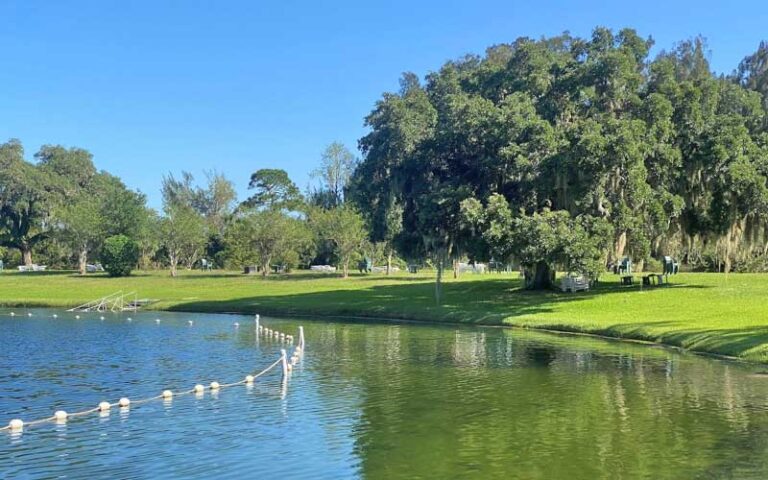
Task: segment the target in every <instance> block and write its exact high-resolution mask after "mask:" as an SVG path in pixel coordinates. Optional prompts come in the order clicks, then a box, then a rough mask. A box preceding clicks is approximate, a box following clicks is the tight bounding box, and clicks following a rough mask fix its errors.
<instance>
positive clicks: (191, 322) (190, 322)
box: [187, 320, 195, 325]
mask: <svg viewBox="0 0 768 480" xmlns="http://www.w3.org/2000/svg"><path fill="white" fill-rule="evenodd" d="M194 323H195V322H193V321H192V320H190V321H188V322H187V324H189V325H192V324H194Z"/></svg>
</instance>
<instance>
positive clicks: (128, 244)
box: [101, 235, 139, 277]
mask: <svg viewBox="0 0 768 480" xmlns="http://www.w3.org/2000/svg"><path fill="white" fill-rule="evenodd" d="M138 261H139V246H138V245H137V244H136V242H134V241H133V240H131V239H130V238H128V237H126V236H125V235H115V236H114V237H109V238H107V239H106V240H105V241H104V248H103V249H102V251H101V263H103V264H104V270H106V271H107V273H109V276H110V277H127V276H128V275H130V274H131V270H133V267H134V266H136V263H137V262H138Z"/></svg>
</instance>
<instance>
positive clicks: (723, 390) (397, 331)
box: [0, 314, 768, 479]
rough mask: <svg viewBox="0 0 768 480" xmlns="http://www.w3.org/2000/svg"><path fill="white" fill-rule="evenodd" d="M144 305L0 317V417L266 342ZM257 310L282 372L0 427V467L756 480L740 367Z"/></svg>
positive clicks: (96, 396) (228, 323)
mask: <svg viewBox="0 0 768 480" xmlns="http://www.w3.org/2000/svg"><path fill="white" fill-rule="evenodd" d="M48 317H50V315H49V316H48ZM146 317H147V318H145V316H142V314H137V315H134V321H133V322H131V323H130V324H128V323H127V322H125V321H121V320H120V319H119V318H110V317H108V318H107V319H106V320H105V322H104V323H101V322H99V321H98V320H96V321H95V322H90V321H89V320H88V319H87V318H86V319H81V320H78V321H77V322H73V321H69V320H68V319H67V318H66V316H63V315H62V316H61V318H60V319H58V320H57V323H52V322H51V321H50V318H49V320H44V319H42V316H41V318H40V319H34V318H33V319H32V320H28V319H26V318H25V319H21V320H19V319H14V320H13V321H12V322H6V321H4V320H0V334H1V335H2V338H4V339H7V341H9V342H10V344H12V345H15V347H16V348H15V349H14V351H13V353H10V352H8V351H4V352H2V353H0V365H1V366H2V367H3V368H0V414H2V416H3V418H2V420H0V421H5V420H6V419H7V418H12V417H16V416H19V417H23V418H28V419H33V418H38V417H43V416H47V415H50V412H52V411H53V410H54V409H58V408H62V409H65V410H67V411H74V410H75V409H76V408H74V409H73V407H77V406H82V405H86V406H87V405H96V404H97V403H98V402H99V401H101V400H104V399H106V398H110V399H115V398H119V397H120V396H123V395H126V396H134V397H135V398H140V397H144V396H149V395H151V394H152V395H156V394H158V393H159V392H160V391H162V390H163V389H166V388H171V389H174V390H177V389H179V390H180V389H181V387H183V388H184V389H188V388H191V386H192V385H194V384H195V383H197V382H199V383H203V384H207V383H209V382H210V381H211V380H212V379H216V380H219V381H229V380H237V379H239V378H242V375H243V374H244V373H248V372H249V371H254V370H256V368H257V367H260V366H264V365H266V364H269V363H271V362H272V361H273V360H274V359H275V358H276V356H277V355H278V354H279V349H280V348H282V346H281V345H280V344H279V342H272V341H271V340H267V339H262V340H261V341H260V340H259V338H258V336H257V335H254V332H253V331H252V330H253V327H252V326H251V324H250V323H246V322H248V321H249V320H248V319H238V321H239V322H240V324H241V328H239V329H237V330H234V329H233V328H232V322H233V321H235V320H233V319H232V317H220V316H211V315H188V314H183V315H182V314H164V315H162V322H161V323H160V324H157V323H156V322H155V321H154V319H155V318H156V317H157V315H156V314H152V315H151V316H146ZM192 320H193V326H191V327H190V326H189V324H188V322H189V321H192ZM267 322H269V323H270V324H272V325H273V326H274V327H278V326H279V327H280V330H283V331H289V330H295V328H296V327H297V325H298V324H299V323H302V324H304V325H305V329H306V336H307V339H308V350H307V354H306V356H305V357H304V358H303V359H302V360H301V361H300V362H299V363H298V364H297V365H296V366H295V368H294V370H293V372H292V373H291V375H290V377H289V379H288V381H286V382H280V381H279V375H278V376H277V377H273V378H259V379H257V381H256V383H255V384H254V385H252V386H242V387H236V388H231V389H229V388H228V389H223V390H222V391H220V392H215V393H211V392H209V394H207V395H206V394H200V395H197V396H186V397H178V398H173V399H169V400H166V401H165V402H163V401H158V402H154V403H147V404H142V405H137V406H136V407H135V408H134V407H133V406H132V407H131V408H130V409H117V408H115V409H113V411H112V413H111V415H110V414H109V412H104V413H102V414H101V415H100V416H99V415H96V414H94V416H93V417H92V418H88V419H77V420H76V421H75V420H73V421H70V422H67V423H66V424H62V425H53V424H51V425H47V426H43V427H35V430H34V432H26V433H24V434H9V435H2V436H0V460H1V461H0V477H3V478H13V477H16V476H28V477H31V478H36V477H56V476H69V477H75V478H105V477H133V478H155V477H156V476H157V474H158V472H163V474H165V475H168V476H174V477H185V478H207V477H208V476H209V475H210V473H211V472H216V475H217V476H220V477H224V478H227V477H230V478H242V477H243V476H244V475H245V476H261V477H268V478H273V477H277V476H286V477H290V478H334V479H336V478H359V477H363V478H374V479H377V478H387V479H396V478H441V479H442V478H505V479H506V478H526V479H529V478H547V479H550V478H569V479H580V478H584V479H593V478H611V479H612V478H766V477H768V463H766V460H765V459H766V458H768V457H767V456H766V453H768V403H767V402H768V400H767V399H768V378H766V377H765V376H760V375H754V372H755V371H756V368H755V367H750V366H747V365H742V364H737V363H731V362H722V361H716V360H711V359H704V358H699V357H694V356H688V355H680V354H677V353H674V352H672V351H669V350H666V349H661V348H650V347H644V346H636V345H629V344H623V343H619V342H608V341H602V340H596V339H589V338H584V337H572V336H553V335H547V334H540V333H536V332H529V331H520V330H505V329H490V328H489V329H482V328H479V329H474V328H454V327H429V326H411V325H388V324H378V325H376V324H374V325H364V324H356V323H343V322H342V323H334V322H319V321H316V322H307V321H302V322H296V321H291V320H276V319H266V318H264V319H262V323H267ZM148 325H151V327H149V326H148ZM63 333H67V334H68V335H70V338H72V340H71V341H70V342H66V343H64V344H61V343H60V342H59V341H58V339H59V338H61V337H62V334H63ZM54 346H55V347H54ZM105 359H108V360H106V361H105ZM239 366H247V368H245V369H239V368H235V367H239ZM245 472H247V474H246V473H245Z"/></svg>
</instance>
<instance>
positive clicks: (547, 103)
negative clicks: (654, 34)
mask: <svg viewBox="0 0 768 480" xmlns="http://www.w3.org/2000/svg"><path fill="white" fill-rule="evenodd" d="M652 43H653V42H652V41H651V40H650V39H647V38H642V37H640V36H639V35H638V34H637V33H636V32H635V31H634V30H631V29H624V30H620V31H618V32H614V31H611V30H608V29H605V28H596V29H595V30H594V31H593V32H592V35H591V37H589V38H576V37H572V36H570V35H568V34H565V35H561V36H557V37H553V38H542V39H540V40H531V39H528V38H520V39H517V40H515V41H514V42H512V43H511V44H506V45H497V46H494V47H492V48H490V49H489V50H488V51H487V52H486V55H485V56H475V55H469V56H466V57H462V58H460V59H458V60H454V61H449V62H447V63H446V64H444V65H443V66H442V67H441V68H440V69H439V70H437V71H435V72H432V73H430V74H429V75H427V76H426V78H425V80H424V82H423V83H422V82H420V80H419V79H418V78H417V77H416V76H415V75H413V74H407V75H405V76H404V77H403V79H402V80H401V90H400V92H398V93H385V94H383V96H382V98H381V99H380V100H379V101H378V102H377V103H376V105H375V106H374V109H373V111H372V112H371V113H370V114H369V115H368V117H366V126H368V127H369V128H370V132H369V133H368V134H366V135H365V136H364V137H363V138H362V139H361V140H360V149H361V151H362V152H363V160H362V162H361V163H360V165H359V167H358V168H357V169H356V171H355V174H354V176H353V178H352V181H351V183H350V186H349V189H348V190H349V196H350V198H351V199H353V201H354V202H355V204H356V205H357V206H358V208H360V210H361V211H362V212H364V213H365V215H366V220H367V221H368V223H369V225H370V228H371V239H372V240H374V241H381V240H382V239H383V238H384V237H383V236H384V233H385V232H386V227H385V225H386V223H387V222H386V221H385V220H386V219H387V212H388V210H389V208H390V206H397V207H399V208H402V215H400V216H401V218H402V224H401V225H402V230H400V233H397V234H396V235H395V238H394V242H393V244H394V245H396V246H397V248H398V251H399V253H400V254H401V255H403V256H409V255H429V256H432V257H433V259H434V260H435V265H436V266H437V273H438V275H437V278H438V279H437V281H436V295H438V296H439V291H440V288H439V284H440V277H441V274H442V265H443V264H444V262H445V261H446V260H447V259H448V258H451V259H453V260H454V264H455V262H456V260H457V259H458V258H459V257H461V256H463V255H471V256H472V257H473V258H482V257H485V258H488V256H489V255H491V254H492V253H491V246H490V245H488V238H487V236H486V235H484V234H483V230H482V229H481V228H480V226H479V224H468V225H464V224H462V223H461V222H459V221H457V218H458V217H457V212H458V210H459V209H458V208H457V207H458V205H459V204H460V203H461V202H462V201H464V200H467V199H475V200H477V201H478V202H479V204H480V205H485V206H489V205H490V199H491V197H492V196H494V195H501V196H503V198H504V199H505V200H506V201H507V203H508V204H509V205H513V206H514V207H513V210H514V211H515V214H514V215H513V218H514V219H516V220H515V222H516V223H520V226H526V228H529V229H530V230H531V231H538V233H537V235H538V234H541V235H543V236H546V235H544V234H545V231H544V230H546V229H547V228H550V229H551V230H552V232H550V233H553V234H554V233H558V234H559V231H560V230H559V225H569V224H570V223H573V222H576V223H579V222H582V221H583V222H585V223H584V224H581V223H579V224H580V225H581V227H583V228H584V229H585V230H587V231H592V230H590V229H592V228H596V230H595V231H599V232H602V233H601V235H610V236H611V237H612V238H611V239H610V240H611V241H610V242H609V245H608V246H607V247H606V252H603V253H605V254H606V255H607V258H608V259H610V260H611V261H617V260H619V259H621V258H622V257H624V256H629V257H632V258H633V259H634V260H635V261H636V264H637V265H638V267H639V268H642V264H643V262H644V261H645V260H647V259H649V258H651V257H652V256H653V257H659V256H661V255H669V254H673V255H679V256H681V257H682V258H683V260H684V261H691V262H695V261H696V258H700V257H701V256H702V252H703V251H713V250H714V251H717V252H720V253H718V254H717V255H716V256H718V257H720V258H723V259H725V260H723V261H722V262H721V263H722V266H723V267H724V268H726V269H727V268H729V267H730V264H731V263H732V262H735V261H742V263H743V260H745V259H746V258H748V257H750V256H752V257H754V256H757V255H768V254H767V253H765V252H766V250H765V249H764V245H765V243H766V241H768V222H767V221H766V219H767V218H768V201H767V200H768V190H766V188H765V186H766V184H767V182H766V180H767V179H768V168H766V165H767V164H768V163H767V162H766V151H767V150H766V148H767V146H768V130H767V129H766V125H767V124H766V122H765V119H766V118H768V115H767V114H766V113H767V112H766V109H765V105H764V104H761V101H760V100H761V97H760V93H758V92H755V91H751V90H750V88H755V89H760V88H761V87H760V86H759V85H762V83H761V82H762V80H760V79H761V78H762V75H763V73H764V71H765V70H766V69H765V68H764V65H763V64H764V63H766V62H764V61H763V60H764V59H763V58H762V57H763V56H765V55H763V53H764V52H762V51H760V52H758V53H757V54H755V56H754V57H751V58H748V59H747V60H745V62H743V65H742V67H741V69H740V71H739V73H738V75H736V76H735V80H738V82H734V81H729V80H728V79H724V78H718V77H716V76H715V75H714V74H713V73H712V72H711V70H710V68H709V62H708V61H707V55H708V52H707V47H706V41H705V40H704V39H702V38H695V39H692V40H686V41H683V42H680V43H679V44H677V45H675V47H674V48H673V49H672V50H670V51H663V52H662V53H661V54H659V55H658V56H657V57H656V58H655V59H650V58H649V50H650V48H651V46H652ZM763 50H766V49H763ZM763 93H764V92H763ZM763 98H765V97H763ZM545 206H546V207H547V208H548V209H549V211H550V212H551V215H550V214H549V213H547V214H544V212H543V211H542V208H543V207H545ZM558 212H564V213H563V214H561V213H558ZM564 214H567V217H565V216H563V217H562V218H561V217H560V215H564ZM566 218H570V220H568V221H566V220H565V219H566ZM590 219H591V220H590ZM526 222H528V223H526ZM606 225H607V226H609V227H610V228H609V229H604V228H603V227H604V226H606ZM572 226H573V227H574V228H581V227H578V226H577V225H576V224H575V223H574V224H573V225H572ZM556 227H557V228H556ZM539 230H540V231H539ZM577 240H579V241H580V239H577ZM419 241H420V244H419ZM557 255H560V254H559V253H558V254H557ZM573 255H574V258H575V257H583V255H575V254H573ZM539 256H540V257H542V258H543V257H547V256H548V255H539ZM561 260H562V258H561ZM542 268H543V267H542ZM580 268H581V267H580ZM592 270H594V269H592ZM539 275H540V276H544V277H546V275H544V273H540V274H539Z"/></svg>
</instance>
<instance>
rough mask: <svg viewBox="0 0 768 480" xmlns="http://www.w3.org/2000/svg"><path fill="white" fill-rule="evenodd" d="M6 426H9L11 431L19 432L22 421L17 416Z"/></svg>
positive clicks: (22, 427)
mask: <svg viewBox="0 0 768 480" xmlns="http://www.w3.org/2000/svg"><path fill="white" fill-rule="evenodd" d="M8 428H10V429H11V431H12V432H20V431H22V430H23V429H24V422H23V421H21V420H19V419H18V418H14V419H13V420H11V421H10V422H9V423H8Z"/></svg>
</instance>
